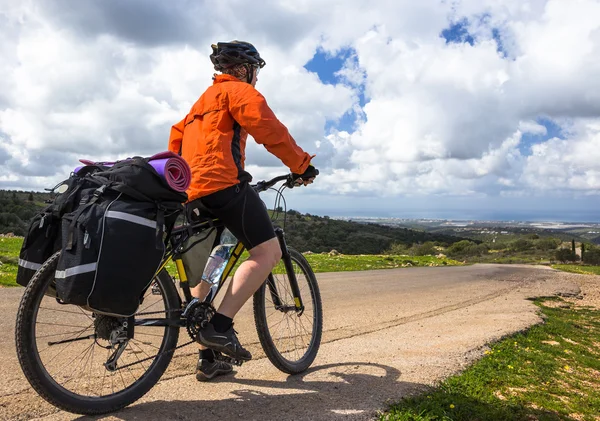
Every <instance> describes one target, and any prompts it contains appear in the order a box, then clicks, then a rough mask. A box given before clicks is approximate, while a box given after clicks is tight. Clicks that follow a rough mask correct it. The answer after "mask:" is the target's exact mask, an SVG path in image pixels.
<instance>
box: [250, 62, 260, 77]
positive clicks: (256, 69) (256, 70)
mask: <svg viewBox="0 0 600 421" xmlns="http://www.w3.org/2000/svg"><path fill="white" fill-rule="evenodd" d="M252 67H254V71H255V72H256V73H255V74H256V76H258V74H259V73H260V66H259V65H258V64H253V65H252Z"/></svg>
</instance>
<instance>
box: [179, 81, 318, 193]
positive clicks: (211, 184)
mask: <svg viewBox="0 0 600 421" xmlns="http://www.w3.org/2000/svg"><path fill="white" fill-rule="evenodd" d="M248 133H250V135H252V137H253V138H254V139H255V140H256V142H257V143H259V144H262V145H264V146H265V148H267V150H268V151H269V152H271V153H272V154H273V155H275V156H277V157H278V158H279V159H281V161H283V163H284V164H285V165H286V166H287V167H288V168H290V170H291V171H292V172H294V173H297V174H301V173H303V172H304V171H306V168H307V167H308V165H309V163H310V160H311V158H312V156H310V155H309V154H307V153H306V152H304V151H303V150H302V149H301V148H300V147H299V146H298V145H297V144H296V142H295V141H294V139H293V138H292V136H290V134H289V132H288V129H287V128H286V127H285V126H284V125H283V124H282V123H281V122H280V121H279V120H277V117H275V114H273V111H272V110H271V109H270V108H269V106H268V105H267V101H266V100H265V98H264V97H263V96H262V95H261V94H260V93H259V92H258V91H257V90H256V89H255V88H254V87H253V86H252V85H250V84H249V83H245V82H242V81H240V80H239V79H237V78H235V77H233V76H230V75H227V74H223V75H217V76H216V77H215V78H214V82H213V84H212V86H211V87H209V88H208V89H207V90H206V92H204V94H202V96H201V97H200V99H198V101H197V102H196V103H195V104H194V105H193V106H192V109H191V110H190V112H189V113H188V115H187V116H186V117H185V118H184V119H183V120H181V121H180V122H179V123H177V124H176V125H174V126H173V127H172V128H171V136H170V138H169V150H170V151H173V152H175V153H179V154H181V156H182V157H183V158H184V159H185V160H186V161H187V163H188V164H189V165H190V167H191V169H192V183H191V185H190V188H189V189H188V191H187V194H188V198H189V200H190V201H192V200H195V199H197V198H199V197H203V196H206V195H209V194H211V193H214V192H217V191H219V190H223V189H224V188H227V187H230V186H233V185H236V184H238V183H240V182H241V181H250V180H252V176H251V175H250V174H248V173H247V172H246V171H244V161H245V148H246V138H247V136H248Z"/></svg>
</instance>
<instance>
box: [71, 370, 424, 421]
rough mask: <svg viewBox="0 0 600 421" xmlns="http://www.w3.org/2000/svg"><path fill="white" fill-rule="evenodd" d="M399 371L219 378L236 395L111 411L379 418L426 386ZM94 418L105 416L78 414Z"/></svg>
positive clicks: (134, 416)
mask: <svg viewBox="0 0 600 421" xmlns="http://www.w3.org/2000/svg"><path fill="white" fill-rule="evenodd" d="M400 374H401V373H400V372H399V371H398V370H397V369H395V368H392V367H388V366H385V365H381V364H374V363H364V362H360V363H359V362H357V363H343V364H330V365H322V366H316V367H313V368H311V369H310V370H308V371H307V372H306V373H303V374H302V375H295V376H289V377H287V378H286V379H285V381H269V380H248V379H246V380H244V379H235V377H233V378H232V377H229V378H220V379H218V380H216V381H215V382H214V383H232V382H233V383H235V384H236V385H239V388H236V389H234V390H233V394H234V395H236V397H234V398H229V399H223V400H213V401H207V400H202V396H199V400H197V401H183V400H180V401H169V402H167V401H155V402H149V403H142V404H139V405H134V406H132V407H129V408H126V409H124V410H122V411H119V412H116V413H113V414H111V415H112V417H114V418H116V419H119V420H124V421H130V420H131V421H133V420H155V419H156V420H200V419H202V420H213V419H215V420H216V419H218V420H234V419H240V420H328V419H343V420H353V419H372V418H373V417H376V416H377V413H376V411H377V409H381V410H383V409H385V408H386V404H385V402H386V401H388V400H390V401H391V402H396V401H398V400H399V399H400V398H401V397H402V396H406V395H407V394H409V393H412V392H415V391H418V390H422V389H424V386H423V385H420V384H416V383H408V382H401V381H398V378H399V377H400ZM261 389H262V390H261ZM264 389H269V390H268V391H267V390H264ZM267 392H268V393H267ZM114 418H113V419H114ZM93 419H102V418H96V417H81V418H78V420H80V421H83V420H93Z"/></svg>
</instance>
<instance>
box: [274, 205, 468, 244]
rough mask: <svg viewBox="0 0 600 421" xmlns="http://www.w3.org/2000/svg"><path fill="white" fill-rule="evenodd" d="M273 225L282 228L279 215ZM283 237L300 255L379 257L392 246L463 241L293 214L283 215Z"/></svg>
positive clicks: (444, 236)
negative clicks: (305, 253) (302, 253)
mask: <svg viewBox="0 0 600 421" xmlns="http://www.w3.org/2000/svg"><path fill="white" fill-rule="evenodd" d="M277 225H280V226H283V215H280V217H279V219H278V221H277ZM285 233H286V239H287V241H288V243H289V244H290V245H291V246H293V247H294V248H296V249H298V250H300V251H302V252H304V251H312V252H314V253H320V252H324V251H331V250H337V251H338V252H340V253H343V254H380V253H382V252H384V251H385V250H387V249H388V248H389V247H390V246H391V245H392V244H393V243H402V244H406V245H411V244H414V243H423V242H425V241H433V242H437V243H438V244H440V245H450V244H453V243H455V242H457V241H460V240H463V239H465V238H463V237H456V236H452V235H446V234H435V233H428V232H424V231H417V230H412V229H407V228H395V227H389V226H383V225H377V224H364V223H357V222H349V221H340V220H336V219H331V218H329V217H320V216H316V215H310V214H305V215H303V214H301V213H299V212H297V211H294V210H290V211H288V213H287V223H286V229H285Z"/></svg>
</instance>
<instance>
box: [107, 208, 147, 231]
mask: <svg viewBox="0 0 600 421" xmlns="http://www.w3.org/2000/svg"><path fill="white" fill-rule="evenodd" d="M106 217H107V218H114V219H122V220H124V221H128V222H133V223H134V224H138V225H144V226H147V227H150V228H154V229H156V221H153V220H152V219H147V218H142V217H141V216H137V215H132V214H130V213H125V212H119V211H108V212H106Z"/></svg>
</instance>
